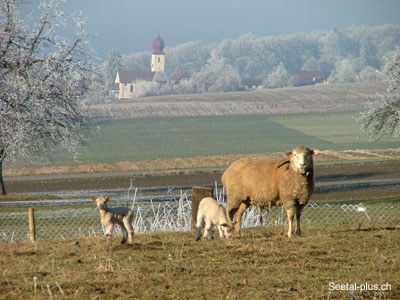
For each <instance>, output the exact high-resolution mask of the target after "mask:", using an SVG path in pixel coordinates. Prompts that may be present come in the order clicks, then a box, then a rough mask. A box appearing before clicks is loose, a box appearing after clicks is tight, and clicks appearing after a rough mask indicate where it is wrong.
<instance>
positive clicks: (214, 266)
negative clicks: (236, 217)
mask: <svg viewBox="0 0 400 300" xmlns="http://www.w3.org/2000/svg"><path fill="white" fill-rule="evenodd" d="M283 231H284V227H283V226H278V227H272V228H271V227H258V228H255V229H246V230H243V233H242V237H241V238H237V237H236V238H233V239H230V240H226V241H225V240H219V239H216V240H212V241H204V240H201V241H200V242H195V241H194V233H193V232H187V233H162V232H158V233H152V234H141V235H135V237H134V244H133V245H124V246H120V245H118V241H117V237H115V239H114V241H113V247H112V248H108V247H106V244H105V239H104V237H98V238H86V239H72V240H58V241H39V242H37V243H36V244H32V243H30V242H23V243H0V268H1V272H0V298H1V299H228V300H229V299H399V298H400V277H399V274H400V230H399V224H380V225H379V224H376V225H375V226H374V227H362V228H358V227H357V226H355V225H340V226H330V225H325V226H323V227H321V226H316V225H304V226H303V234H304V235H303V236H302V237H301V238H293V239H292V240H288V238H287V237H285V236H284V235H283ZM342 285H343V286H342ZM355 287H356V288H357V289H356V290H354V291H352V290H351V289H352V288H353V289H354V288H355ZM346 288H347V289H346ZM363 289H364V290H363Z"/></svg>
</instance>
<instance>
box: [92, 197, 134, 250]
mask: <svg viewBox="0 0 400 300" xmlns="http://www.w3.org/2000/svg"><path fill="white" fill-rule="evenodd" d="M91 199H92V200H93V201H94V202H96V204H97V208H98V209H99V212H100V218H101V223H102V224H103V225H104V227H105V229H106V236H108V243H109V244H111V240H112V233H113V230H114V225H115V224H118V225H119V227H120V228H121V231H122V239H121V244H125V243H126V240H128V244H132V242H133V227H132V220H133V211H132V210H131V209H129V208H127V207H113V208H108V207H107V201H109V200H110V199H111V196H107V197H94V196H92V197H91Z"/></svg>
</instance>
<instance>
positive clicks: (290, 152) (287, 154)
mask: <svg viewBox="0 0 400 300" xmlns="http://www.w3.org/2000/svg"><path fill="white" fill-rule="evenodd" d="M285 155H286V156H287V157H291V156H292V155H293V153H292V151H289V152H286V153H285Z"/></svg>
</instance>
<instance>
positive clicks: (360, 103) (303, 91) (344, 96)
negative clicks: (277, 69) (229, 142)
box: [87, 81, 387, 119]
mask: <svg viewBox="0 0 400 300" xmlns="http://www.w3.org/2000/svg"><path fill="white" fill-rule="evenodd" d="M386 89H387V83H385V82H378V81H376V82H360V83H347V84H327V85H314V86H305V87H289V88H280V89H260V90H254V91H247V92H229V93H206V94H186V95H183V94H181V95H171V96H159V97H144V98H138V99H132V100H129V101H120V102H115V103H110V104H100V105H92V106H88V108H87V110H88V112H89V114H90V116H91V117H92V118H94V119H99V118H101V119H108V118H116V119H130V118H147V117H184V116H218V115H255V114H263V115H269V114H294V113H333V112H349V111H362V110H364V109H366V108H367V104H368V102H370V101H376V100H377V99H378V96H377V93H379V94H382V93H384V92H385V91H386Z"/></svg>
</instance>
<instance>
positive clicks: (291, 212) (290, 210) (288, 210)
mask: <svg viewBox="0 0 400 300" xmlns="http://www.w3.org/2000/svg"><path fill="white" fill-rule="evenodd" d="M286 214H287V219H288V222H289V229H288V237H289V238H291V237H292V231H293V220H294V207H293V206H291V207H289V208H286Z"/></svg>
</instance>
